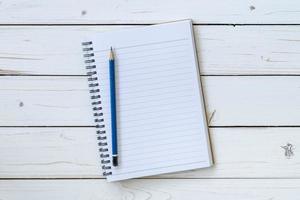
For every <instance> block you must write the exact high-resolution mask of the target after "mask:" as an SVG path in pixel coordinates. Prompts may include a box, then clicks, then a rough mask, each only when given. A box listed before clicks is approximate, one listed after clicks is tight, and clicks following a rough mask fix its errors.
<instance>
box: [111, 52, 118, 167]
mask: <svg viewBox="0 0 300 200" xmlns="http://www.w3.org/2000/svg"><path fill="white" fill-rule="evenodd" d="M109 81H110V113H111V140H112V164H113V166H115V167H116V166H118V140H117V109H116V81H115V59H114V53H113V49H112V47H110V53H109Z"/></svg>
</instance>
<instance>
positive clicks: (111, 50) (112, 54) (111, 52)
mask: <svg viewBox="0 0 300 200" xmlns="http://www.w3.org/2000/svg"><path fill="white" fill-rule="evenodd" d="M113 59H114V52H113V48H112V47H110V52H109V60H113Z"/></svg>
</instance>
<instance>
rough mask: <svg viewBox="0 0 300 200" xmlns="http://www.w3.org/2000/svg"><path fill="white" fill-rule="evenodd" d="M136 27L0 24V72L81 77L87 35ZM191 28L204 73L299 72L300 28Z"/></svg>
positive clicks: (252, 73)
mask: <svg viewBox="0 0 300 200" xmlns="http://www.w3.org/2000/svg"><path fill="white" fill-rule="evenodd" d="M0 15H1V14H0ZM134 27H136V26H53V27H52V26H51V27H47V26H42V27H40V26H26V27H25V26H12V27H11V26H9V27H8V26H3V27H0V42H1V46H0V74H16V75H30V74H35V75H38V74H40V75H44V74H47V75H84V74H85V70H84V66H83V64H82V63H83V61H82V51H81V45H80V44H81V42H82V41H83V40H84V36H85V35H87V34H93V33H95V32H99V31H107V30H113V29H124V28H134ZM194 28H195V37H196V42H197V50H198V57H199V62H200V68H201V74H202V75H228V74H229V75H232V74H234V75H241V74H244V75H245V74H246V75H262V74H267V75H268V74H300V67H299V62H300V57H299V54H300V45H298V43H299V41H300V36H299V35H300V26H237V27H233V26H194ZM65 38H68V40H67V39H65Z"/></svg>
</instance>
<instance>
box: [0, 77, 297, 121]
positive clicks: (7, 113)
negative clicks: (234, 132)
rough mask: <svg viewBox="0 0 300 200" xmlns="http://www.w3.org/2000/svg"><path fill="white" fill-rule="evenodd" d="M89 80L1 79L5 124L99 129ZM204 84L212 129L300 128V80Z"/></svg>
mask: <svg viewBox="0 0 300 200" xmlns="http://www.w3.org/2000/svg"><path fill="white" fill-rule="evenodd" d="M86 78H87V77H84V76H83V77H47V76H46V77H39V76H37V77H36V76H33V77H30V76H29V77H28V76H26V77H7V76H2V77H0V90H1V92H2V93H1V94H2V95H3V97H5V98H0V110H1V112H0V126H92V125H94V123H93V119H92V116H91V115H92V111H91V106H90V100H89V93H88V87H87V80H86ZM202 81H203V89H204V94H205V98H206V107H207V116H208V118H209V121H210V123H209V124H210V126H295V125H296V126H299V125H300V112H298V111H299V109H300V103H299V102H300V99H299V98H300V95H299V92H300V91H299V84H300V79H299V77H298V76H277V77H273V76H255V77H253V76H250V77H247V76H242V77H241V76H236V77H235V76H234V77H232V76H229V77H228V76H225V77H218V76H209V77H203V78H202ZM213 113H214V114H213Z"/></svg>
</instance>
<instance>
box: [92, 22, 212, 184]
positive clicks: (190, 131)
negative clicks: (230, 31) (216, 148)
mask: <svg viewBox="0 0 300 200" xmlns="http://www.w3.org/2000/svg"><path fill="white" fill-rule="evenodd" d="M91 41H93V48H94V53H95V60H96V65H97V76H98V80H99V84H100V91H101V92H100V93H101V101H102V107H103V117H104V124H105V129H106V132H107V139H108V147H109V151H111V140H110V139H111V138H110V128H111V127H110V94H109V74H108V70H109V68H108V54H109V49H110V47H111V46H112V47H113V49H114V53H115V62H116V94H117V126H118V149H119V164H120V165H119V166H118V167H112V170H111V171H112V175H111V176H108V177H107V178H108V181H115V180H123V179H128V178H136V177H140V176H150V175H155V174H160V173H169V172H176V171H182V170H189V169H195V168H203V167H208V166H210V165H211V164H212V161H211V156H210V148H209V143H208V131H207V125H206V119H205V111H204V105H203V96H202V93H201V83H200V81H199V72H198V65H197V60H196V56H195V55H196V53H195V46H194V41H193V32H192V25H191V21H189V20H186V21H180V22H174V23H166V24H161V25H155V26H148V27H143V28H135V29H129V30H121V31H114V32H106V33H99V34H97V35H96V36H95V37H93V38H92V39H91ZM109 153H110V152H109Z"/></svg>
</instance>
